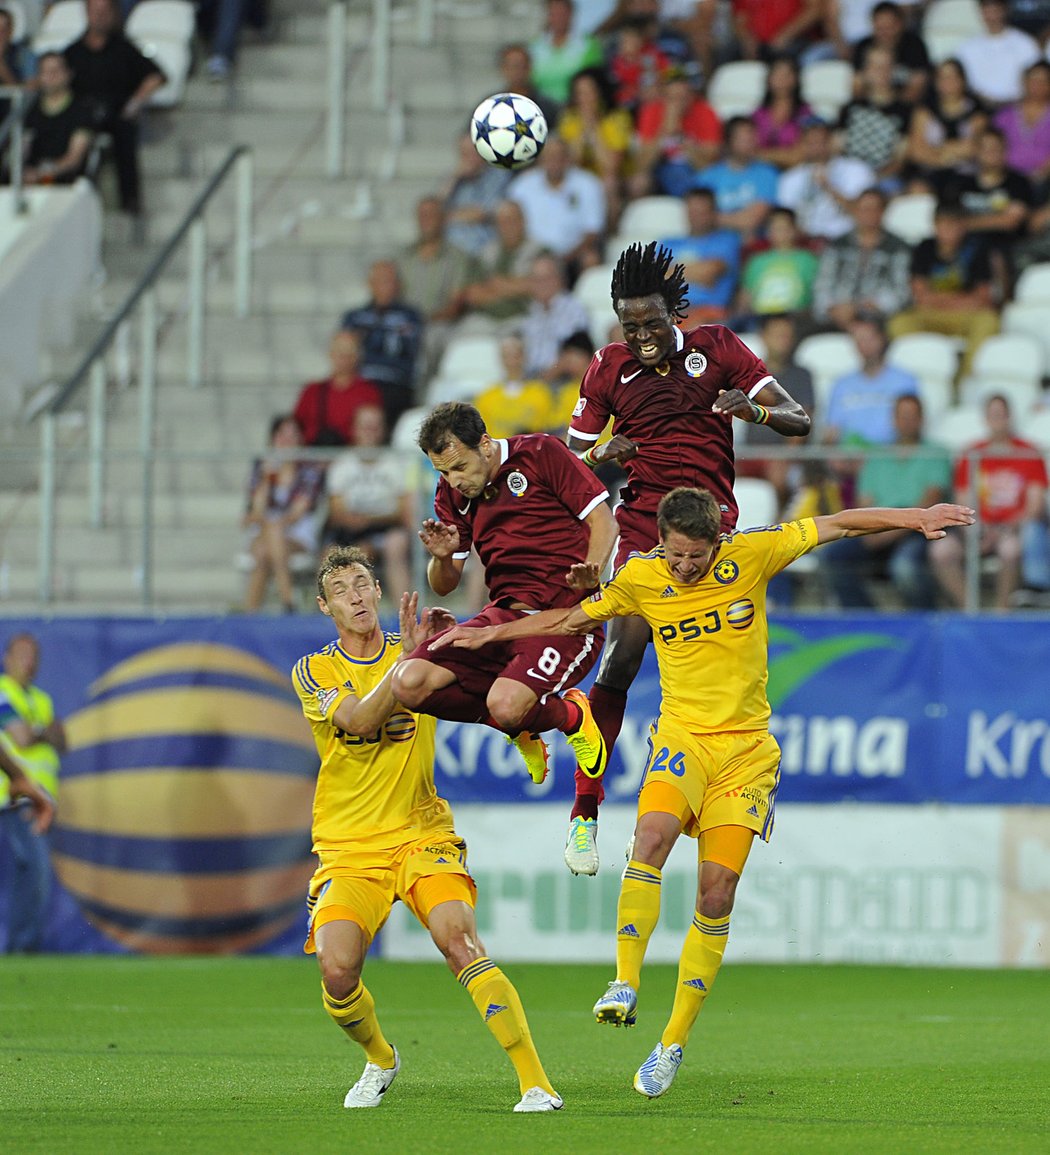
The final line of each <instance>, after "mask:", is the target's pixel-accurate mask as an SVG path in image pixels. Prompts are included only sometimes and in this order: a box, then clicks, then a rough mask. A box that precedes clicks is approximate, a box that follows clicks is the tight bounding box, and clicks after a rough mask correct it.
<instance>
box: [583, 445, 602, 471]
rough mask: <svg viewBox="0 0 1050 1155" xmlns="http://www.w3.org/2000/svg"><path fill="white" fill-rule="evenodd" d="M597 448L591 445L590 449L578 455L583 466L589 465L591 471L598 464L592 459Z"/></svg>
mask: <svg viewBox="0 0 1050 1155" xmlns="http://www.w3.org/2000/svg"><path fill="white" fill-rule="evenodd" d="M597 448H598V446H597V445H592V446H591V447H590V449H586V450H584V452H583V453H582V454H580V460H581V461H582V462H583V464H584V465H589V466H590V467H591V469H593V468H594V467H595V466H596V465H597V464H598V462H597V461H595V459H594V451H595V450H596V449H597Z"/></svg>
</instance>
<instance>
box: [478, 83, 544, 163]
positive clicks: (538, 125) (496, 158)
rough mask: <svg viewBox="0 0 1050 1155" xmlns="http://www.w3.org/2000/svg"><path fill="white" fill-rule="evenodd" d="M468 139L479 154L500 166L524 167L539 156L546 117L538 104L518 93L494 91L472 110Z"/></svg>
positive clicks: (483, 158)
mask: <svg viewBox="0 0 1050 1155" xmlns="http://www.w3.org/2000/svg"><path fill="white" fill-rule="evenodd" d="M470 139H471V140H472V141H473V142H474V147H475V148H476V149H477V150H478V155H479V156H480V157H481V158H482V160H486V161H488V163H489V164H495V165H499V167H500V168H509V169H518V168H524V167H525V166H526V165H527V164H532V162H533V161H534V160H535V159H536V157H538V156H539V155H540V150H541V149H542V148H543V143H544V141H545V140H546V139H547V120H546V117H544V115H543V113H542V112H541V111H540V106H539V105H538V104H537V103H536V102H535V101H534V100H530V99H529V98H528V97H527V96H521V95H520V94H519V93H517V92H497V93H496V95H495V96H490V97H489V98H488V99H487V100H483V101H482V102H481V103H480V104H479V105H478V106H477V108H475V109H474V115H473V116H472V117H471V120H470Z"/></svg>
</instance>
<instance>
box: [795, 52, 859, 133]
mask: <svg viewBox="0 0 1050 1155" xmlns="http://www.w3.org/2000/svg"><path fill="white" fill-rule="evenodd" d="M852 96H853V66H852V65H851V64H849V63H848V62H847V61H845V60H816V61H814V62H813V63H812V64H807V65H806V66H805V68H803V69H802V99H803V100H804V101H805V102H806V103H807V104H808V105H809V106H810V107H811V108H812V109H813V111H814V112H815V113H816V114H817V115H818V116H820V117H823V119H824V120H828V121H833V120H838V115H839V111H840V110H841V108H842V106H843V105H844V104H846V103H847V102H848V101H849V100H850V99H851V98H852Z"/></svg>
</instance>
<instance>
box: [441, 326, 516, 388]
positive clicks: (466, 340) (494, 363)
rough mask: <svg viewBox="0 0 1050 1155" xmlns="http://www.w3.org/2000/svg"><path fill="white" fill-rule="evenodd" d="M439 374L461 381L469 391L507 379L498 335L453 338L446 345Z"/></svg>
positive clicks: (448, 378)
mask: <svg viewBox="0 0 1050 1155" xmlns="http://www.w3.org/2000/svg"><path fill="white" fill-rule="evenodd" d="M437 376H438V377H440V378H443V379H446V380H456V381H461V382H462V383H463V384H464V386H465V387H466V389H467V392H468V393H469V392H477V391H478V390H480V389H484V388H486V387H487V386H489V385H494V384H495V383H496V382H497V381H501V380H502V379H503V362H502V361H501V360H500V355H499V338H498V337H486V336H475V337H453V338H452V340H451V341H449V343H448V344H447V345H446V346H445V352H444V353H443V354H442V356H441V363H440V365H439V366H438V371H437Z"/></svg>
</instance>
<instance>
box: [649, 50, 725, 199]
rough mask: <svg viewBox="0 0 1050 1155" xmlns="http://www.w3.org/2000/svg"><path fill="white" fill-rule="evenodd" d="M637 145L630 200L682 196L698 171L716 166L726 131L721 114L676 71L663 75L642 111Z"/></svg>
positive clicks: (685, 76)
mask: <svg viewBox="0 0 1050 1155" xmlns="http://www.w3.org/2000/svg"><path fill="white" fill-rule="evenodd" d="M638 142H639V146H638V152H637V155H636V157H635V173H634V176H633V177H632V178H631V182H630V183H631V195H632V196H633V197H639V196H645V195H646V194H647V193H651V192H657V193H667V194H669V195H670V196H682V195H684V193H685V191H686V189H688V188H691V187H692V184H693V178H694V177H695V176H696V174H697V171H698V170H699V169H701V168H704V167H705V166H706V165H709V164H711V162H712V161H714V160H717V158H718V153H719V151H720V149H721V143H722V125H721V123H720V121H719V119H718V113H716V112H715V110H714V109H713V108H712V107H711V105H710V104H708V103H707V101H706V100H704V98H703V97H702V96H700V95H699V94H698V93H697V92H695V91H694V90H693V87H692V85H691V84H690V82H689V78H688V77H687V75H686V74H685V73H684V72H683V71H682V70H681V68H679V67H677V66H675V67H672V68H670V69H668V71H667V72H666V73H665V74H664V77H663V79H662V81H661V84H660V88H659V94H658V96H657V97H656V98H655V99H654V100H648V101H646V102H645V103H644V104H643V105H642V107H641V108H640V109H639V110H638Z"/></svg>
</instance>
